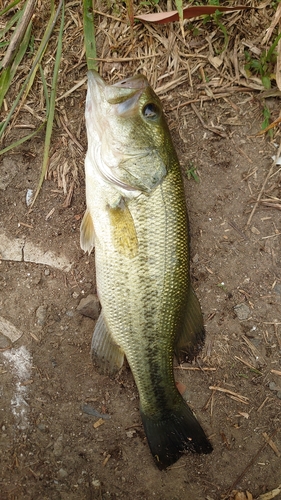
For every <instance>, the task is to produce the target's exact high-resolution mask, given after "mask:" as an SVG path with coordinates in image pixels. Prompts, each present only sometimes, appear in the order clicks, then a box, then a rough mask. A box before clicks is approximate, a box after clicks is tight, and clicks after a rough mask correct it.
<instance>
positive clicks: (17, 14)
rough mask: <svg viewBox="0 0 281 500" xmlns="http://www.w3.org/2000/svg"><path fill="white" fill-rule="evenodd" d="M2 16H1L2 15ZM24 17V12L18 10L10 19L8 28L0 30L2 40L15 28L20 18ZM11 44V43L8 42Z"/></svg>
mask: <svg viewBox="0 0 281 500" xmlns="http://www.w3.org/2000/svg"><path fill="white" fill-rule="evenodd" d="M0 15H1V14H0ZM21 15H22V11H20V10H18V12H16V13H15V14H14V15H13V17H12V18H11V19H10V21H8V22H7V24H6V26H4V28H2V29H1V30H0V39H1V38H3V37H4V36H5V35H6V33H7V32H8V31H9V30H10V29H11V28H12V26H14V24H15V23H16V22H17V21H18V20H19V18H20V17H21ZM7 43H9V42H7Z"/></svg>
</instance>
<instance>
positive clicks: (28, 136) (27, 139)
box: [0, 122, 46, 156]
mask: <svg viewBox="0 0 281 500" xmlns="http://www.w3.org/2000/svg"><path fill="white" fill-rule="evenodd" d="M45 123H46V122H44V123H41V125H40V127H38V128H37V129H36V130H34V131H33V132H31V134H28V135H25V136H24V137H22V138H21V139H19V140H18V141H16V142H13V144H10V145H9V146H7V147H6V148H4V149H1V151H0V156H1V155H3V154H5V153H7V152H8V151H11V149H14V148H16V147H17V146H20V145H21V144H22V143H23V142H25V141H29V139H32V137H34V135H36V134H38V132H40V130H41V129H42V128H43V127H44V125H45Z"/></svg>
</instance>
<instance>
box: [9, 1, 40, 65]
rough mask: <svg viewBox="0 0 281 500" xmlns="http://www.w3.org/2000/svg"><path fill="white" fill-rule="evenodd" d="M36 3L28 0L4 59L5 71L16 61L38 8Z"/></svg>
mask: <svg viewBox="0 0 281 500" xmlns="http://www.w3.org/2000/svg"><path fill="white" fill-rule="evenodd" d="M36 2H37V0H28V2H27V4H26V7H25V10H24V13H23V15H22V18H21V20H20V22H19V24H18V26H17V28H16V30H15V31H14V33H13V35H12V38H11V41H10V43H9V46H8V49H7V52H6V54H5V56H4V58H3V61H2V64H1V66H2V68H4V69H5V68H7V67H8V66H9V65H10V64H11V62H12V60H13V59H14V56H15V53H16V50H17V48H18V46H19V45H20V43H21V41H22V39H23V37H24V34H25V32H26V29H27V26H28V25H29V22H30V20H31V17H32V15H33V12H34V9H35V6H36Z"/></svg>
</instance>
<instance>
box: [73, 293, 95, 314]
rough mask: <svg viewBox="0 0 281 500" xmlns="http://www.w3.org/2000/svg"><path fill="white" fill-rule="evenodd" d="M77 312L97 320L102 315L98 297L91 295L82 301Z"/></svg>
mask: <svg viewBox="0 0 281 500" xmlns="http://www.w3.org/2000/svg"><path fill="white" fill-rule="evenodd" d="M77 311H78V312H80V314H83V316H88V317H89V318H92V319H97V318H98V317H99V313H100V303H99V299H98V297H97V295H93V294H90V295H87V297H84V298H83V299H81V300H80V302H79V305H78V306H77Z"/></svg>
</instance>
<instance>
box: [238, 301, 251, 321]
mask: <svg viewBox="0 0 281 500" xmlns="http://www.w3.org/2000/svg"><path fill="white" fill-rule="evenodd" d="M234 311H235V313H236V315H237V318H238V319H239V320H240V321H245V320H246V319H248V318H249V317H250V316H251V309H250V308H249V307H248V306H247V304H244V303H242V304H237V305H236V306H235V307H234Z"/></svg>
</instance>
